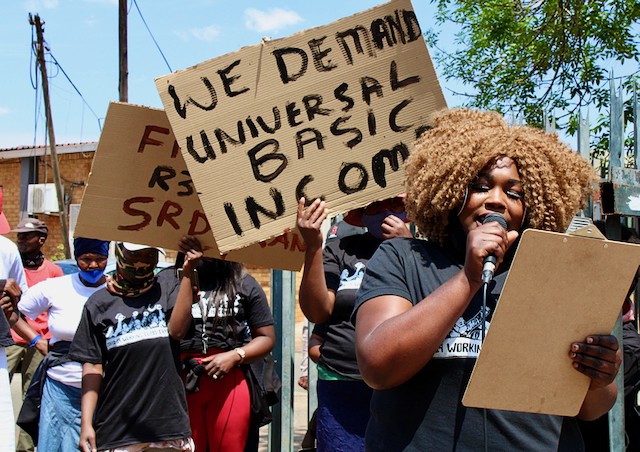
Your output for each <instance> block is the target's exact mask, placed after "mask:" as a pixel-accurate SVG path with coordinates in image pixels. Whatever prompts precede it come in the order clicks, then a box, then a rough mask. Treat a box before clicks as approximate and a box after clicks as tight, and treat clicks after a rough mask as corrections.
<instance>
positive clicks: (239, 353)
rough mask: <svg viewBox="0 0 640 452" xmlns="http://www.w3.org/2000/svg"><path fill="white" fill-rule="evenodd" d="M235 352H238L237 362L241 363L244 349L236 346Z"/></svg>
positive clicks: (244, 354)
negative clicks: (238, 358) (238, 360)
mask: <svg viewBox="0 0 640 452" xmlns="http://www.w3.org/2000/svg"><path fill="white" fill-rule="evenodd" d="M235 352H236V353H237V354H238V356H240V362H239V363H238V364H242V363H243V361H244V357H245V356H246V353H245V351H244V349H242V348H240V347H238V348H236V349H235Z"/></svg>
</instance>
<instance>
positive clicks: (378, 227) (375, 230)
mask: <svg viewBox="0 0 640 452" xmlns="http://www.w3.org/2000/svg"><path fill="white" fill-rule="evenodd" d="M389 215H393V216H396V217H398V218H400V219H401V220H402V221H404V220H405V219H406V218H407V213H406V212H401V213H396V212H392V211H390V210H383V211H382V212H378V213H376V214H374V215H367V214H363V215H362V223H363V224H364V225H365V226H366V227H367V230H368V231H369V233H370V234H371V235H372V236H374V237H376V238H378V239H380V240H384V237H382V222H383V221H384V219H385V218H387V217H388V216H389Z"/></svg>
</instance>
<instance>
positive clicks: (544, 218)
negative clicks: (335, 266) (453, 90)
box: [405, 109, 597, 242]
mask: <svg viewBox="0 0 640 452" xmlns="http://www.w3.org/2000/svg"><path fill="white" fill-rule="evenodd" d="M500 156H507V157H509V158H511V159H512V160H513V161H514V162H515V163H516V165H517V167H518V172H519V174H520V177H521V179H522V181H523V182H524V192H525V197H524V203H525V209H526V218H525V225H526V226H528V227H533V228H536V229H544V230H547V231H564V230H566V228H567V227H568V225H569V223H570V222H571V219H572V218H573V216H574V215H575V214H576V213H577V212H578V210H579V209H580V208H581V207H583V206H584V204H585V202H586V200H587V199H588V197H589V195H590V194H591V193H592V192H593V188H594V187H595V182H596V181H597V178H596V173H595V170H594V169H593V168H592V167H591V165H590V164H589V162H587V161H586V160H585V159H584V158H582V157H580V155H578V154H577V153H576V152H573V151H571V150H570V149H569V148H568V147H567V146H565V145H564V144H563V143H562V142H560V140H558V136H557V135H556V134H553V135H552V134H549V133H546V132H543V131H542V130H538V129H534V128H532V127H522V126H509V125H508V124H507V122H506V121H505V120H504V118H503V117H502V116H501V115H500V114H498V113H496V112H481V111H477V110H468V109H456V110H444V111H442V112H440V113H438V114H437V115H436V116H435V117H434V120H433V128H431V129H430V130H428V131H427V132H425V133H424V134H423V135H421V136H420V137H419V138H418V139H417V140H416V142H415V144H414V149H413V152H412V153H411V155H410V156H409V158H408V159H407V162H406V178H405V187H406V192H407V198H406V208H407V213H408V215H409V218H411V219H412V220H413V221H414V222H415V224H416V226H417V228H418V231H419V232H420V234H421V235H423V236H424V237H426V238H427V239H429V240H433V241H437V242H442V241H443V239H444V237H445V233H446V228H447V224H448V220H449V214H450V212H456V213H457V212H458V211H459V210H460V209H461V208H462V203H463V201H464V198H465V193H466V189H467V187H468V186H469V184H470V183H471V182H472V181H473V179H474V178H475V177H476V176H477V175H478V173H479V172H480V171H481V170H482V169H483V168H485V167H486V165H487V164H489V163H491V162H492V161H494V160H495V159H496V158H497V157H500Z"/></svg>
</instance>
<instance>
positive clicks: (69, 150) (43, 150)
mask: <svg viewBox="0 0 640 452" xmlns="http://www.w3.org/2000/svg"><path fill="white" fill-rule="evenodd" d="M97 147H98V142H97V141H87V142H84V143H65V144H56V152H57V153H58V154H74V153H77V152H95V150H96V148H97ZM49 153H50V151H49V146H18V147H14V148H7V149H0V159H15V158H24V157H36V156H42V155H45V154H49Z"/></svg>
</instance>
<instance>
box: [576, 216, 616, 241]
mask: <svg viewBox="0 0 640 452" xmlns="http://www.w3.org/2000/svg"><path fill="white" fill-rule="evenodd" d="M566 233H567V234H569V235H573V236H577V237H588V238H591V239H598V240H607V238H606V237H605V236H604V234H602V232H600V230H599V229H598V228H597V226H596V225H595V224H593V220H592V219H591V218H588V217H582V216H575V217H573V219H572V220H571V223H570V224H569V227H568V228H567V231H566Z"/></svg>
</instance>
